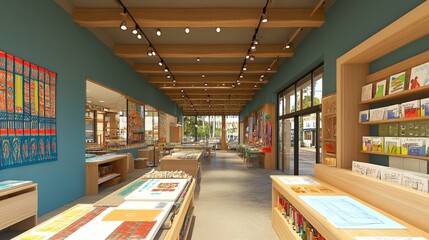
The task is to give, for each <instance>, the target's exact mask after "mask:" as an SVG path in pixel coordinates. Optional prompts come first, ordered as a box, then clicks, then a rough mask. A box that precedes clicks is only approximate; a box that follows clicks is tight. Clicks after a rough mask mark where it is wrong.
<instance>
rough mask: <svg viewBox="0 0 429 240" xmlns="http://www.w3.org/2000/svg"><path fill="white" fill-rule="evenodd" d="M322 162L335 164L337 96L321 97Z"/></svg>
mask: <svg viewBox="0 0 429 240" xmlns="http://www.w3.org/2000/svg"><path fill="white" fill-rule="evenodd" d="M321 140H322V163H323V164H326V165H331V166H336V165H337V155H336V152H337V150H336V145H337V96H336V94H331V95H329V96H326V97H323V98H322V137H321Z"/></svg>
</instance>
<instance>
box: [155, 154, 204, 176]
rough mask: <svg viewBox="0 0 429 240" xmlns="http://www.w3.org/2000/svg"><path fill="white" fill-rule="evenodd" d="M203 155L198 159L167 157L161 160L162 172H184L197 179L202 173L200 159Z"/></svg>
mask: <svg viewBox="0 0 429 240" xmlns="http://www.w3.org/2000/svg"><path fill="white" fill-rule="evenodd" d="M201 157H202V153H200V154H199V155H198V156H197V157H196V158H193V159H186V158H180V157H176V156H171V155H169V156H165V157H163V158H161V160H160V170H161V171H176V170H182V171H185V172H186V173H187V174H190V175H192V176H193V177H195V178H197V179H198V178H199V177H200V176H199V173H200V171H201V163H200V161H201V160H200V159H201Z"/></svg>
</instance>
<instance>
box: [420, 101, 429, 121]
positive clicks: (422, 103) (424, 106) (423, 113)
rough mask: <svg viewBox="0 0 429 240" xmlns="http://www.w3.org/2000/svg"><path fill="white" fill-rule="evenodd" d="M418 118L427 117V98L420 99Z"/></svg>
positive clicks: (428, 106)
mask: <svg viewBox="0 0 429 240" xmlns="http://www.w3.org/2000/svg"><path fill="white" fill-rule="evenodd" d="M420 108H421V109H420V116H422V117H427V116H429V98H423V99H420Z"/></svg>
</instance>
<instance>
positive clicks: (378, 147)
mask: <svg viewBox="0 0 429 240" xmlns="http://www.w3.org/2000/svg"><path fill="white" fill-rule="evenodd" d="M371 151H373V152H384V137H371Z"/></svg>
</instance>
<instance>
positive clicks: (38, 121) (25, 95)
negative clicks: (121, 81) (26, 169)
mask: <svg viewBox="0 0 429 240" xmlns="http://www.w3.org/2000/svg"><path fill="white" fill-rule="evenodd" d="M55 85H56V74H55V73H52V72H50V71H49V70H47V69H45V68H41V67H39V66H37V65H35V64H32V63H30V62H28V61H25V60H23V59H21V58H18V57H15V56H13V55H11V54H9V53H5V52H2V51H0V144H1V151H0V169H5V168H12V167H17V166H22V165H27V164H34V163H40V162H46V161H55V160H57V150H56V149H57V138H56V124H55V123H56V119H55V106H56V104H55V100H56V97H55V93H56V89H55Z"/></svg>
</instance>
